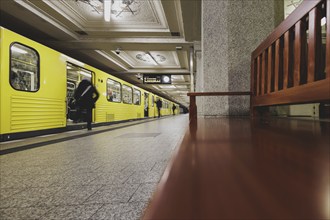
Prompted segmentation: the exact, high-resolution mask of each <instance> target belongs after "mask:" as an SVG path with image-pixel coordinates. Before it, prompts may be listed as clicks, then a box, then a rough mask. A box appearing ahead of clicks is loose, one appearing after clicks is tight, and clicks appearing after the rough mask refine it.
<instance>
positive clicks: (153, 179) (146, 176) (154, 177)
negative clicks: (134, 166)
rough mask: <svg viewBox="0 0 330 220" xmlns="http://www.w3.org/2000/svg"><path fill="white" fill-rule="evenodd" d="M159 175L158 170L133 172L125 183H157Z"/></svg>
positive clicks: (160, 174)
mask: <svg viewBox="0 0 330 220" xmlns="http://www.w3.org/2000/svg"><path fill="white" fill-rule="evenodd" d="M161 176H162V173H160V172H153V171H150V172H144V171H142V172H135V173H134V174H133V175H132V176H130V177H129V178H128V180H127V181H126V182H125V183H128V184H131V183H158V182H159V180H160V178H161Z"/></svg>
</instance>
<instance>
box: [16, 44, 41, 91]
mask: <svg viewBox="0 0 330 220" xmlns="http://www.w3.org/2000/svg"><path fill="white" fill-rule="evenodd" d="M39 72H40V71H39V54H38V52H37V51H36V50H34V49H33V48H30V47H27V46H24V45H22V44H19V43H13V44H12V45H11V46H10V85H11V86H12V87H13V88H14V89H16V90H20V91H29V92H35V91H38V89H39V77H40V76H39Z"/></svg>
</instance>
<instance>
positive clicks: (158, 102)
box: [156, 98, 162, 118]
mask: <svg viewBox="0 0 330 220" xmlns="http://www.w3.org/2000/svg"><path fill="white" fill-rule="evenodd" d="M156 105H157V110H158V118H160V109H161V108H162V101H161V100H160V99H159V98H158V99H157V101H156Z"/></svg>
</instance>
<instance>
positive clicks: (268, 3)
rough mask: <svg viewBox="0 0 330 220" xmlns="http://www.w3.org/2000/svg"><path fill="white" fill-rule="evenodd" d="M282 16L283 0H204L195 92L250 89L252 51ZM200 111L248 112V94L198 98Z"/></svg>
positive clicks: (220, 113)
mask: <svg viewBox="0 0 330 220" xmlns="http://www.w3.org/2000/svg"><path fill="white" fill-rule="evenodd" d="M282 18H283V1H281V0H202V64H201V65H202V68H201V69H202V70H201V72H202V73H199V74H200V76H197V77H196V92H198V91H204V92H227V91H231V92H232V91H250V60H251V53H252V51H253V50H254V49H255V48H256V47H257V46H258V45H259V44H260V43H261V42H262V41H263V40H264V39H265V38H266V37H267V36H268V35H269V34H270V33H271V32H272V31H273V30H274V28H275V27H276V26H277V25H278V23H279V21H281V20H282ZM197 103H198V106H201V105H202V106H203V107H202V108H201V107H199V110H198V113H199V115H204V116H226V115H249V108H250V99H249V96H238V97H237V96H224V97H206V98H203V99H199V100H197Z"/></svg>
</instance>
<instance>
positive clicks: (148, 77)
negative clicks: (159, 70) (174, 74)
mask: <svg viewBox="0 0 330 220" xmlns="http://www.w3.org/2000/svg"><path fill="white" fill-rule="evenodd" d="M143 83H144V84H171V83H172V80H171V75H169V74H166V75H163V74H161V75H160V74H143Z"/></svg>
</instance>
